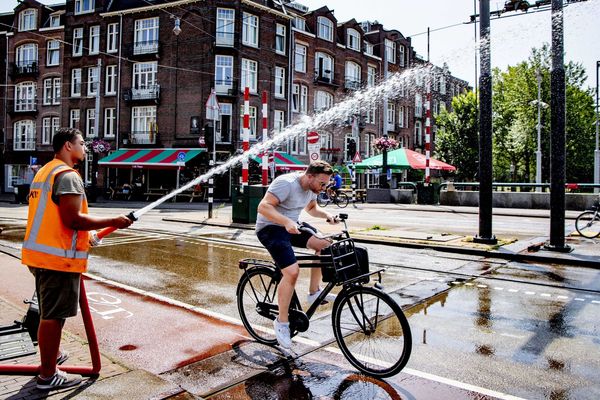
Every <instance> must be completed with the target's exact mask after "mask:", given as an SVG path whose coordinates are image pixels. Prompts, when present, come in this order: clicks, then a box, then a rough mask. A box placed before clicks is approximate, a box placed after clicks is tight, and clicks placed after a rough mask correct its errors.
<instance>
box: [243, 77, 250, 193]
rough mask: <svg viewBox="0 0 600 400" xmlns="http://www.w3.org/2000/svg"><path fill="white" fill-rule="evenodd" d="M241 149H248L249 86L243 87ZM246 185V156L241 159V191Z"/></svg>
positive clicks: (245, 150) (244, 150)
mask: <svg viewBox="0 0 600 400" xmlns="http://www.w3.org/2000/svg"><path fill="white" fill-rule="evenodd" d="M242 140H243V142H242V151H243V152H244V153H245V152H247V151H248V150H249V149H250V88H249V87H248V86H246V87H245V88H244V131H243V137H242ZM246 186H248V157H244V159H243V160H242V192H243V191H244V189H245V187H246Z"/></svg>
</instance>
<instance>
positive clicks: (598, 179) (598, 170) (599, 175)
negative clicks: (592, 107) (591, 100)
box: [594, 61, 600, 193]
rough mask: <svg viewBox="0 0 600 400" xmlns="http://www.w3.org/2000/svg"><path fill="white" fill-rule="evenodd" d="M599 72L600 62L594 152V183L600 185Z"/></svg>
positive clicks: (596, 191) (598, 64) (599, 64)
mask: <svg viewBox="0 0 600 400" xmlns="http://www.w3.org/2000/svg"><path fill="white" fill-rule="evenodd" d="M598 70H600V61H596V147H595V150H594V183H595V184H596V185H598V184H600V150H599V149H598V125H599V124H600V109H599V107H600V105H599V104H598ZM599 192H600V188H598V187H595V188H594V193H599Z"/></svg>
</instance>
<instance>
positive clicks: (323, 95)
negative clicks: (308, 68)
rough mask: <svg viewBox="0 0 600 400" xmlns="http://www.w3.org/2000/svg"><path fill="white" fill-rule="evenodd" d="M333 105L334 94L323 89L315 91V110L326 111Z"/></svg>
mask: <svg viewBox="0 0 600 400" xmlns="http://www.w3.org/2000/svg"><path fill="white" fill-rule="evenodd" d="M332 106H333V95H332V94H330V93H327V92H324V91H322V90H317V91H316V92H315V111H316V112H319V111H324V110H327V109H329V108H331V107H332Z"/></svg>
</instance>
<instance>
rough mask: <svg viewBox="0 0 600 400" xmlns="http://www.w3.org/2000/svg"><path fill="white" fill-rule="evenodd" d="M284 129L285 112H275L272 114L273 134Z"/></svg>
mask: <svg viewBox="0 0 600 400" xmlns="http://www.w3.org/2000/svg"><path fill="white" fill-rule="evenodd" d="M284 127H285V111H281V110H275V112H274V113H273V132H276V133H277V132H281V131H282V130H283V128H284Z"/></svg>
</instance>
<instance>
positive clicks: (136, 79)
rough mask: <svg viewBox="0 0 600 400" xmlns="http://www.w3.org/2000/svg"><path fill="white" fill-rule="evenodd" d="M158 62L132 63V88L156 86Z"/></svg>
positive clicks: (141, 88)
mask: <svg viewBox="0 0 600 400" xmlns="http://www.w3.org/2000/svg"><path fill="white" fill-rule="evenodd" d="M157 71H158V62H156V61H152V62H140V63H135V64H133V89H135V90H152V89H154V88H155V86H156V83H157V81H156V74H157Z"/></svg>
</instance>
